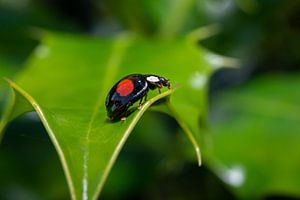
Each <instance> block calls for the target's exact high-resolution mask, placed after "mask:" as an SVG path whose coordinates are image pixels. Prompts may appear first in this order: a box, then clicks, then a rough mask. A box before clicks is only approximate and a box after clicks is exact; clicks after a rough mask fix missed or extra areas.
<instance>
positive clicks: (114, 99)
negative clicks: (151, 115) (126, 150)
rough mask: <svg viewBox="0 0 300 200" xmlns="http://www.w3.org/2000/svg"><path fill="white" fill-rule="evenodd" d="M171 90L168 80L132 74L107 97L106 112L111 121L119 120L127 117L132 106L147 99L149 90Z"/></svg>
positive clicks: (114, 87) (118, 83) (120, 82)
mask: <svg viewBox="0 0 300 200" xmlns="http://www.w3.org/2000/svg"><path fill="white" fill-rule="evenodd" d="M162 87H168V88H170V82H169V80H168V79H166V78H164V77H161V76H157V75H149V74H147V75H142V74H130V75H128V76H126V77H124V78H122V79H121V80H120V81H119V82H117V83H116V84H115V85H114V86H113V87H112V88H111V90H110V91H109V93H108V95H107V97H106V102H105V106H106V110H107V115H108V117H109V119H110V120H119V119H123V118H125V117H126V116H127V114H128V113H127V111H128V108H129V107H130V106H132V105H133V104H134V103H135V102H137V101H138V100H140V102H139V105H141V104H142V101H143V99H144V100H146V99H147V93H148V91H149V89H151V90H154V89H156V88H158V90H159V92H160V89H161V88H162Z"/></svg>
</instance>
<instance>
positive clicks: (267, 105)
mask: <svg viewBox="0 0 300 200" xmlns="http://www.w3.org/2000/svg"><path fill="white" fill-rule="evenodd" d="M299 78H300V74H299V73H298V74H294V75H279V74H278V75H269V76H266V75H265V76H264V77H260V78H259V79H256V80H253V81H251V83H249V84H247V85H245V86H243V87H240V88H237V89H235V90H233V91H231V92H227V93H224V94H220V95H219V96H218V97H217V99H218V100H217V102H215V103H214V104H213V105H214V106H213V107H214V112H213V113H215V115H214V116H215V117H214V118H213V119H214V121H213V125H212V132H213V141H214V153H213V155H212V157H210V161H211V162H212V163H211V164H212V166H213V167H214V168H215V170H216V172H217V173H218V174H219V175H220V177H221V178H222V179H224V180H225V181H226V182H228V183H229V184H231V185H232V186H233V188H234V190H235V191H236V193H237V194H239V195H240V196H242V197H247V198H251V199H257V198H259V197H262V196H265V195H268V194H274V193H275V194H278V192H280V194H291V195H300V189H299V185H300V173H299V167H300V161H299V152H300V146H299V143H300V135H299V133H300V126H299V123H300V107H299V100H300V93H299V92H297V91H298V90H299V85H300V79H299ZM215 164H216V165H215ZM230 172H233V173H235V175H234V176H235V177H234V176H231V178H230ZM231 174H232V173H231Z"/></svg>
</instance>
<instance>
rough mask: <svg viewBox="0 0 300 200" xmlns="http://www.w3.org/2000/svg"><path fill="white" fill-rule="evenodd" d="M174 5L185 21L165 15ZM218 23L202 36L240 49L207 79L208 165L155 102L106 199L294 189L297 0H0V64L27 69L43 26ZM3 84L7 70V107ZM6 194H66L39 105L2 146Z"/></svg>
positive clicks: (299, 47)
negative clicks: (236, 62)
mask: <svg viewBox="0 0 300 200" xmlns="http://www.w3.org/2000/svg"><path fill="white" fill-rule="evenodd" d="M173 5H178V7H177V8H175V9H174V8H173V7H172V6H173ZM170 8H172V9H173V10H174V12H175V14H174V16H177V17H178V20H177V23H178V24H180V26H178V24H176V25H174V24H168V18H167V17H168V15H167V14H166V13H168V10H170ZM161 24H165V25H164V26H163V27H164V28H161V27H162V26H161ZM211 24H216V25H218V27H219V33H218V34H216V35H215V36H213V37H210V38H208V39H206V40H204V41H201V42H199V45H202V46H204V47H206V48H208V49H210V50H212V51H214V52H216V53H218V54H221V55H225V56H229V57H234V58H239V59H240V60H241V66H240V68H238V69H228V68H224V69H221V70H219V71H218V72H216V73H215V74H214V75H213V77H212V78H211V80H210V91H209V94H208V95H209V97H208V98H209V106H210V109H209V127H208V130H207V132H206V133H205V134H208V135H209V137H208V138H209V139H208V140H209V142H208V143H209V144H208V145H207V146H206V147H204V151H206V150H205V148H207V149H209V151H208V152H209V153H208V154H209V155H207V158H208V159H207V160H204V166H202V167H201V168H199V167H198V166H197V164H196V161H195V158H194V154H193V149H192V148H191V146H190V145H189V144H188V142H187V141H186V139H185V138H184V136H183V134H181V133H180V132H181V131H180V129H179V127H178V126H177V124H176V122H175V121H174V120H173V119H172V118H169V117H167V116H165V115H161V114H158V113H154V112H149V113H147V114H146V115H145V117H143V119H142V121H141V122H140V123H139V125H138V126H137V127H136V129H135V131H134V132H133V133H132V136H131V138H130V139H129V141H128V143H127V144H126V145H125V148H124V150H123V151H122V153H121V155H120V158H119V159H118V162H117V163H116V165H115V166H114V168H113V171H112V173H111V175H110V176H109V178H108V181H107V183H106V185H105V188H104V190H103V193H102V195H101V199H133V198H137V199H299V197H300V158H299V155H300V145H299V144H300V125H299V124H300V107H299V102H300V92H299V89H300V73H299V69H300V68H299V65H300V37H299V36H300V2H299V1H292V0H264V1H257V0H205V1H201V0H156V1H153V0H127V1H125V0H118V1H117V0H98V1H96V0H76V1H75V0H74V1H71V0H64V1H63V0H1V1H0V75H1V77H2V76H13V75H14V74H15V73H17V72H18V71H19V70H22V66H23V65H24V63H26V60H27V58H28V57H29V56H30V54H31V53H32V51H33V50H34V49H35V47H37V45H38V44H39V35H38V34H37V33H38V32H39V31H37V30H46V31H54V32H67V33H72V34H85V35H93V36H95V37H102V36H107V35H111V34H115V33H118V32H122V31H130V32H133V33H135V34H137V35H140V36H142V37H151V38H155V37H165V38H174V37H179V36H183V35H185V34H187V33H189V32H191V31H192V30H194V29H196V28H199V27H202V26H206V25H211ZM178 27H180V28H179V29H178ZM4 87H5V84H4V82H3V81H2V83H1V84H0V91H1V94H0V105H1V108H2V107H3V104H4V102H5V94H6V92H5V91H6V90H4ZM1 111H2V109H1V110H0V112H1ZM154 123H155V124H156V126H158V127H160V128H159V131H157V132H156V133H153V131H151V127H152V126H153V124H154ZM186 155H190V156H188V158H186V157H187V156H186ZM209 158H211V159H209ZM183 160H185V161H183ZM0 199H4V200H6V199H8V200H10V199H30V200H31V199H69V192H68V188H67V184H66V180H65V178H64V175H63V171H62V167H61V165H60V163H59V159H58V157H57V155H56V152H55V149H54V147H53V146H52V144H51V142H50V139H49V138H48V136H47V133H46V131H45V129H44V128H43V125H42V124H41V122H40V121H39V119H38V118H37V117H36V115H35V114H34V113H30V114H27V115H25V116H23V117H22V118H20V119H18V120H16V121H15V122H13V124H11V125H10V126H9V128H8V130H7V133H6V135H5V137H4V140H3V142H2V144H1V146H0Z"/></svg>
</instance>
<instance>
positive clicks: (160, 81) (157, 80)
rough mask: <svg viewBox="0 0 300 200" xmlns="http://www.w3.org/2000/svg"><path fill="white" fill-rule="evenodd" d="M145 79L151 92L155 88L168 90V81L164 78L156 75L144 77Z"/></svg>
mask: <svg viewBox="0 0 300 200" xmlns="http://www.w3.org/2000/svg"><path fill="white" fill-rule="evenodd" d="M145 77H146V80H147V82H148V84H149V88H150V89H152V90H153V89H155V88H157V87H159V88H162V87H163V86H164V87H168V88H170V81H169V80H168V79H166V78H164V77H161V76H156V75H146V76H145Z"/></svg>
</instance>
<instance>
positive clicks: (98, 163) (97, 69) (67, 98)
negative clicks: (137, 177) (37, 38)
mask: <svg viewBox="0 0 300 200" xmlns="http://www.w3.org/2000/svg"><path fill="white" fill-rule="evenodd" d="M206 33H207V32H206ZM191 38H192V37H191ZM191 38H190V39H186V38H182V39H178V40H172V41H166V40H154V39H153V40H146V39H137V38H132V37H129V36H125V35H121V36H118V37H113V38H91V37H83V36H75V35H67V34H58V33H57V34H46V35H45V36H44V39H43V41H42V43H41V45H40V46H38V47H37V49H36V50H35V52H34V53H33V55H32V56H31V58H30V59H29V61H28V64H27V66H26V68H25V69H24V70H23V71H22V73H20V74H19V76H18V77H16V78H15V81H10V80H8V82H9V84H10V86H11V87H12V88H13V90H14V95H13V96H12V98H11V101H10V105H9V106H8V107H7V112H6V114H5V115H4V117H3V120H2V121H1V124H0V132H1V135H2V136H3V134H4V128H5V127H6V126H7V124H8V123H9V122H10V121H12V120H13V119H14V118H16V117H18V116H20V115H21V114H23V113H25V112H29V111H32V110H35V111H36V112H37V113H38V115H39V117H40V118H41V120H42V122H43V124H44V126H45V128H46V130H47V132H48V134H49V136H50V138H51V140H52V142H53V144H54V146H55V148H56V150H57V152H58V155H59V157H60V160H61V162H62V165H63V169H64V172H65V175H66V178H67V182H68V185H69V188H70V192H71V197H72V199H96V198H97V197H98V195H99V193H100V191H101V189H102V187H103V184H104V183H105V180H106V178H107V176H108V174H109V172H110V169H111V168H112V166H113V164H114V162H115V160H116V159H117V156H118V154H119V152H120V151H121V149H122V147H123V145H124V143H125V141H126V139H127V138H128V136H129V134H130V132H131V131H132V129H133V128H134V126H135V124H136V123H137V122H138V120H139V119H140V118H141V116H142V114H143V113H144V112H145V111H146V109H147V108H149V106H150V105H151V104H153V103H154V102H156V101H158V100H159V99H162V98H167V97H169V95H170V94H171V93H173V91H174V89H171V90H168V89H165V90H164V91H163V93H161V94H158V92H155V91H154V92H152V91H151V92H149V97H148V99H149V100H148V101H147V102H146V103H145V104H144V105H143V107H142V109H141V110H140V111H136V112H134V113H133V114H132V115H130V116H129V117H128V118H127V120H126V121H125V122H116V123H111V122H109V121H108V120H107V116H106V110H105V106H104V102H105V98H106V95H107V93H108V91H109V90H110V88H111V87H112V85H113V84H114V83H115V82H116V81H118V80H119V79H120V78H122V77H124V76H125V75H128V74H131V73H141V74H157V75H161V76H164V77H166V78H168V79H170V81H171V84H172V88H177V90H176V91H175V92H174V93H173V94H172V98H171V99H170V100H167V101H165V102H167V103H166V104H165V105H167V108H168V109H162V111H163V112H166V113H168V114H171V115H173V116H175V117H176V119H177V121H178V122H179V124H180V125H181V126H182V127H183V129H184V130H185V133H187V136H188V137H189V139H190V140H191V142H192V144H193V146H194V148H195V150H196V155H197V158H198V161H199V164H200V163H201V158H200V148H199V144H200V137H199V126H198V121H199V120H198V118H199V116H202V118H205V113H206V89H207V82H208V79H209V75H210V74H211V73H212V72H213V71H214V70H215V69H217V68H218V67H219V66H220V65H222V64H224V62H225V61H226V59H224V58H223V57H219V56H217V55H214V54H212V53H210V52H209V51H207V50H205V49H202V48H199V47H198V46H197V44H196V41H195V40H191ZM216 61H217V62H216ZM223 61H224V62H223ZM167 99H169V98H167Z"/></svg>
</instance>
